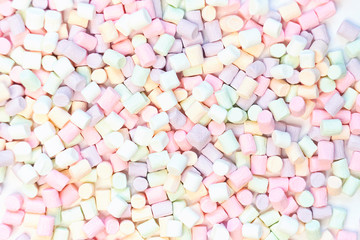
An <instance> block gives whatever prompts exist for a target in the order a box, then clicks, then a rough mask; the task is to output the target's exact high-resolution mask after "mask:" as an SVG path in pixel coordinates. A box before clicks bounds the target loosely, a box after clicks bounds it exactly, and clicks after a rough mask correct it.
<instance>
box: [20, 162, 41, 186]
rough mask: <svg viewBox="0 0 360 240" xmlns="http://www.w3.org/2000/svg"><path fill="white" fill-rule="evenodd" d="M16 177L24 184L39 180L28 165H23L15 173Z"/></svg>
mask: <svg viewBox="0 0 360 240" xmlns="http://www.w3.org/2000/svg"><path fill="white" fill-rule="evenodd" d="M17 176H18V178H19V179H20V180H21V181H22V182H23V183H25V184H33V183H35V182H36V181H37V180H39V175H38V174H37V172H36V171H35V169H34V168H33V167H32V166H31V165H30V164H25V165H23V166H22V167H21V168H20V169H19V171H18V172H17Z"/></svg>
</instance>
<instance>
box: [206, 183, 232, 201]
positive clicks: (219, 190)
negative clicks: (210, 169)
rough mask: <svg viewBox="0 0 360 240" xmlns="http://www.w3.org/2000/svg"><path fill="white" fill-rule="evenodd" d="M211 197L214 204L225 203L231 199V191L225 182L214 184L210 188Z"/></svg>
mask: <svg viewBox="0 0 360 240" xmlns="http://www.w3.org/2000/svg"><path fill="white" fill-rule="evenodd" d="M209 196H210V199H211V201H213V202H220V203H221V202H223V201H226V200H228V199H229V198H230V189H229V187H228V185H227V184H226V183H225V182H221V183H214V184H211V185H210V186H209Z"/></svg>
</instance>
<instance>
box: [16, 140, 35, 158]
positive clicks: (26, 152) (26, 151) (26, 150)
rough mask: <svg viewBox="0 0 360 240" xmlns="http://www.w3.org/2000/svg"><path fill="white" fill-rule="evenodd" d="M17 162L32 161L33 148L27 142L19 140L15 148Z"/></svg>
mask: <svg viewBox="0 0 360 240" xmlns="http://www.w3.org/2000/svg"><path fill="white" fill-rule="evenodd" d="M13 153H14V155H15V160H16V162H30V161H31V157H32V149H31V146H30V144H29V143H27V142H18V143H16V144H15V146H14V148H13Z"/></svg>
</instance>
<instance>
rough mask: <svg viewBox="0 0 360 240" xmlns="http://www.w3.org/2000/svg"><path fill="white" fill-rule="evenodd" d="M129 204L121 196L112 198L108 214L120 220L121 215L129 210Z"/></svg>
mask: <svg viewBox="0 0 360 240" xmlns="http://www.w3.org/2000/svg"><path fill="white" fill-rule="evenodd" d="M127 207H128V204H127V202H125V201H124V200H123V199H122V198H121V197H120V196H118V195H116V196H115V197H113V198H112V200H111V202H110V204H109V205H108V207H107V211H108V213H110V215H111V216H113V217H115V218H120V217H121V215H122V214H123V213H124V212H125V210H126V209H127Z"/></svg>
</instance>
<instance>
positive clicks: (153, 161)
mask: <svg viewBox="0 0 360 240" xmlns="http://www.w3.org/2000/svg"><path fill="white" fill-rule="evenodd" d="M148 159H149V160H148V164H149V166H150V168H151V171H157V170H160V169H165V167H166V164H167V163H168V162H169V161H170V159H169V153H168V152H167V151H162V152H157V153H150V154H149V155H148Z"/></svg>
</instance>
